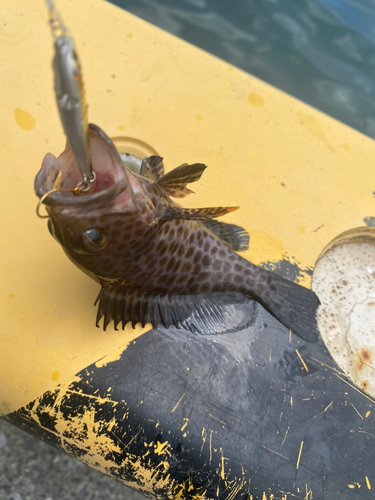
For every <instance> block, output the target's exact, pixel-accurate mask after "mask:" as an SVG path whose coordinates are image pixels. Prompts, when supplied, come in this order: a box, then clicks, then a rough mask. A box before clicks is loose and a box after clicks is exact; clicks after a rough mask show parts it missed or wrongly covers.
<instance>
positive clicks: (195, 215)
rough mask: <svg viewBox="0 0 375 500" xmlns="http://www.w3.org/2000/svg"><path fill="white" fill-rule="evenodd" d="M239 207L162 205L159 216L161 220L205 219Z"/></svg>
mask: <svg viewBox="0 0 375 500" xmlns="http://www.w3.org/2000/svg"><path fill="white" fill-rule="evenodd" d="M239 208H240V207H213V208H181V207H177V206H173V207H164V209H163V212H162V214H161V215H160V217H159V220H160V221H161V222H166V221H169V220H202V221H204V220H207V219H214V218H215V217H221V216H222V215H225V214H228V213H229V212H234V210H238V209H239Z"/></svg>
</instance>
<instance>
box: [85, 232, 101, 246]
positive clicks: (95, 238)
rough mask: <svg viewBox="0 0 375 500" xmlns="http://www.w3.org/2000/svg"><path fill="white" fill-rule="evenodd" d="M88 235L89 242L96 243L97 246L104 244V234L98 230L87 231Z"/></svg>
mask: <svg viewBox="0 0 375 500" xmlns="http://www.w3.org/2000/svg"><path fill="white" fill-rule="evenodd" d="M86 234H87V237H88V238H89V240H90V241H92V242H93V243H95V245H100V244H101V243H103V239H104V236H103V233H102V232H100V231H98V230H97V229H89V230H88V231H86Z"/></svg>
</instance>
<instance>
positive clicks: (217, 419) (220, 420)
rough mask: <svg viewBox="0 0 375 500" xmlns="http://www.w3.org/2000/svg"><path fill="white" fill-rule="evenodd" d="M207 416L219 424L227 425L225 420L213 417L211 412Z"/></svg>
mask: <svg viewBox="0 0 375 500" xmlns="http://www.w3.org/2000/svg"><path fill="white" fill-rule="evenodd" d="M208 416H209V417H211V418H213V419H214V420H217V421H218V422H220V423H221V424H223V425H227V424H226V423H225V422H223V421H222V420H219V419H218V418H216V417H214V416H213V415H211V413H209V414H208Z"/></svg>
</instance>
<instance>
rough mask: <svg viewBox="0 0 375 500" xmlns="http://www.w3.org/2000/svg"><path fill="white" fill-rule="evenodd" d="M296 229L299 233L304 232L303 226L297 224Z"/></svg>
mask: <svg viewBox="0 0 375 500" xmlns="http://www.w3.org/2000/svg"><path fill="white" fill-rule="evenodd" d="M298 231H299V232H300V233H305V232H306V228H305V226H298Z"/></svg>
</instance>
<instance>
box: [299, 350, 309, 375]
mask: <svg viewBox="0 0 375 500" xmlns="http://www.w3.org/2000/svg"><path fill="white" fill-rule="evenodd" d="M296 353H297V356H298V357H299V359H300V361H301V363H302V366H303V367H304V369H305V370H306V371H307V372H308V371H309V369H308V368H307V365H306V363H305V361H304V360H303V359H302V356H301V355H300V353H299V351H298V349H296Z"/></svg>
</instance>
